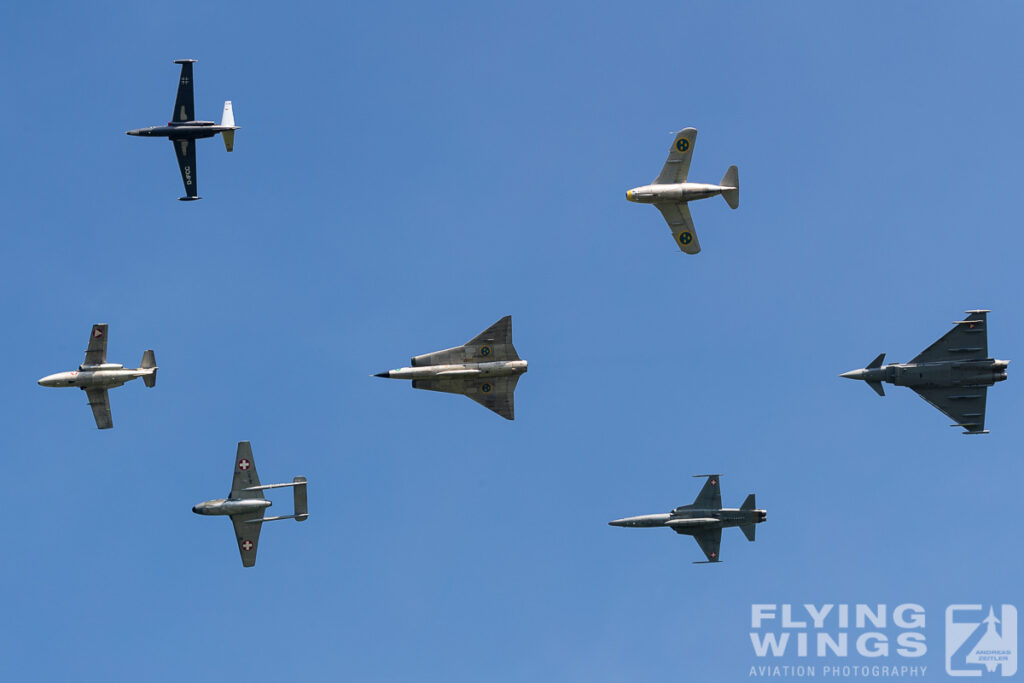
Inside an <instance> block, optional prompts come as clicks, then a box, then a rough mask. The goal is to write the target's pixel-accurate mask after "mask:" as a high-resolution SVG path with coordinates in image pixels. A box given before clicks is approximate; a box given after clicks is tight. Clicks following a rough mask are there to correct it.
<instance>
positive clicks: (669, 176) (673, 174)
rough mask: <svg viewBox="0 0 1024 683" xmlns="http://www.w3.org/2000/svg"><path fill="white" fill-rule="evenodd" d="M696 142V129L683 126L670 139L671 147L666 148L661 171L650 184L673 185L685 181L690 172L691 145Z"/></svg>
mask: <svg viewBox="0 0 1024 683" xmlns="http://www.w3.org/2000/svg"><path fill="white" fill-rule="evenodd" d="M695 142H697V129H696V128H684V129H682V130H681V131H679V132H678V133H676V136H675V138H673V139H672V147H670V148H669V150H668V159H666V160H665V165H664V166H662V167H661V173H659V174H658V177H657V178H655V179H654V182H653V183H652V185H675V184H677V183H685V182H686V176H687V175H688V174H689V173H690V158H691V157H692V156H693V145H694V143H695Z"/></svg>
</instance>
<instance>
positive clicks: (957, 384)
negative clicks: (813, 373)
mask: <svg viewBox="0 0 1024 683" xmlns="http://www.w3.org/2000/svg"><path fill="white" fill-rule="evenodd" d="M988 313H989V311H985V310H977V311H967V317H966V318H965V319H963V320H957V321H955V322H954V323H953V329H952V330H950V331H949V332H947V333H946V334H944V335H943V336H942V337H940V338H939V340H938V341H936V342H935V343H934V344H932V345H931V346H929V347H928V348H927V349H925V350H924V351H922V352H921V353H919V354H917V356H915V357H914V358H912V359H911V360H910V362H908V363H890V364H889V365H882V361H884V360H885V354H884V353H881V354H879V355H878V358H875V359H874V360H873V361H871V362H870V363H868V366H867V367H866V368H862V369H860V370H850V371H849V372H844V373H843V374H841V375H839V376H840V377H846V378H847V379H860V380H864V381H865V382H867V383H868V386H869V387H871V388H872V389H874V390H875V393H877V394H878V395H879V396H885V389H883V388H882V382H889V383H890V384H895V385H896V386H903V387H910V388H911V389H913V390H914V391H916V392H917V394H918V396H920V397H921V398H923V399H924V400H926V401H928V403H931V404H932V405H933V406H935V407H936V408H938V409H939V410H940V411H942V412H943V413H945V414H946V415H947V416H948V417H950V418H951V419H953V420H955V423H954V424H952V425H950V426H951V427H962V428H963V429H964V430H965V431H964V432H963V433H964V434H988V430H987V429H985V396H986V394H987V393H988V392H987V389H988V387H990V386H992V385H993V384H995V383H996V382H1002V381H1003V380H1005V379H1006V366H1008V365H1009V364H1010V361H1008V360H996V359H995V358H989V357H988V320H987V314H988Z"/></svg>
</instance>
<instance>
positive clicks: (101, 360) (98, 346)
mask: <svg viewBox="0 0 1024 683" xmlns="http://www.w3.org/2000/svg"><path fill="white" fill-rule="evenodd" d="M156 371H157V367H156V357H155V356H154V355H153V350H152V349H149V350H147V351H145V352H143V354H142V363H140V364H139V367H137V368H134V369H133V368H126V367H124V366H123V365H118V364H117V363H108V362H107V324H106V323H97V324H95V325H93V326H92V333H91V334H90V335H89V348H88V349H86V351H85V361H84V362H83V363H82V364H81V365H79V366H78V369H77V370H72V371H71V372H58V373H57V374H55V375H47V376H46V377H43V378H42V379H41V380H39V386H43V387H78V388H79V389H81V390H83V391H84V392H85V395H86V396H88V397H89V405H90V406H91V407H92V416H93V417H94V418H96V426H97V427H98V428H100V429H110V428H111V427H113V426H114V420H113V418H112V417H111V416H110V398H109V396H108V395H107V390H108V389H113V388H115V387H119V386H121V385H122V384H124V383H125V382H130V381H132V380H133V379H136V378H138V377H141V378H142V381H143V382H145V383H146V386H147V387H155V386H156Z"/></svg>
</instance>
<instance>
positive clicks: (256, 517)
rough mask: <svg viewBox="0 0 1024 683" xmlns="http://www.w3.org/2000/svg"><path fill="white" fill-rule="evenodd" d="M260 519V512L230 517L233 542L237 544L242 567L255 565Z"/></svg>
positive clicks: (261, 523)
mask: <svg viewBox="0 0 1024 683" xmlns="http://www.w3.org/2000/svg"><path fill="white" fill-rule="evenodd" d="M262 519H263V512H262V511H260V512H256V513H249V514H246V515H232V516H231V525H232V526H233V527H234V528H235V541H236V542H237V543H238V552H239V553H240V554H241V556H242V566H243V567H252V566H254V565H255V564H256V548H257V546H258V545H259V542H260V529H262V528H263V522H261V521H260V520H262Z"/></svg>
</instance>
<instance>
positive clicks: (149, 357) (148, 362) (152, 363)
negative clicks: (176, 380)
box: [139, 349, 157, 387]
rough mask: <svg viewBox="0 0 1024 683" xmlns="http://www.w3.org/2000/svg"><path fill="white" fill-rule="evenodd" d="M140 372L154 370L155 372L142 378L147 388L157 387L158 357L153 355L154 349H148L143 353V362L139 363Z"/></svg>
mask: <svg viewBox="0 0 1024 683" xmlns="http://www.w3.org/2000/svg"><path fill="white" fill-rule="evenodd" d="M139 369H140V370H152V371H153V372H151V373H149V374H148V375H143V376H142V381H143V382H145V383H146V386H147V387H155V386H156V371H157V367H156V356H155V355H154V354H153V349H146V350H145V351H144V352H143V353H142V362H141V363H139Z"/></svg>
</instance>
